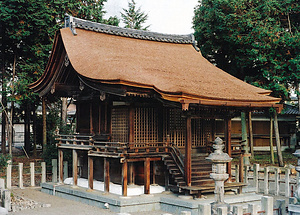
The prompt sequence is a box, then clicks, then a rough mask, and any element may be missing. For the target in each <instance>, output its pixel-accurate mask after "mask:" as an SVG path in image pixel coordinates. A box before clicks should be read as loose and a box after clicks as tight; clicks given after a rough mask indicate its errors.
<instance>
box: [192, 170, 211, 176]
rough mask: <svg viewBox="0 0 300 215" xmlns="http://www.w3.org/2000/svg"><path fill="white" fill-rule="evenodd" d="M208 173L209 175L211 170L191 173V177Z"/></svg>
mask: <svg viewBox="0 0 300 215" xmlns="http://www.w3.org/2000/svg"><path fill="white" fill-rule="evenodd" d="M210 173H211V170H208V171H200V172H192V177H193V176H201V175H209V174H210Z"/></svg>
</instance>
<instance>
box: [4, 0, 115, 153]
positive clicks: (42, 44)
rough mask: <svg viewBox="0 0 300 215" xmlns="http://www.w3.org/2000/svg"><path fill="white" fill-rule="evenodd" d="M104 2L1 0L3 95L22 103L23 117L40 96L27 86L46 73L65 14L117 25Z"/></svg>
mask: <svg viewBox="0 0 300 215" xmlns="http://www.w3.org/2000/svg"><path fill="white" fill-rule="evenodd" d="M104 2H106V0H87V1H77V0H69V1H66V0H46V1H45V0H1V1H0V20H1V21H0V24H1V33H0V38H1V41H0V43H1V44H0V46H1V48H0V54H1V57H0V61H1V72H2V86H3V89H2V95H3V96H4V97H5V96H6V95H8V100H9V101H10V102H11V103H12V104H13V102H18V103H20V107H23V109H22V110H20V112H21V113H22V112H25V114H24V115H23V117H24V119H25V120H26V122H28V123H30V113H31V110H32V108H33V107H37V104H38V102H39V98H38V96H37V95H35V94H34V93H33V92H31V91H30V90H29V89H28V84H30V83H32V82H34V81H35V80H37V79H38V78H39V77H40V76H41V74H42V73H43V71H44V69H45V67H46V64H47V62H48V57H49V54H50V51H51V48H52V43H53V39H54V35H55V32H56V31H57V30H58V29H59V28H61V27H62V26H63V21H64V14H65V13H69V14H71V15H73V16H77V17H79V18H84V19H87V20H91V21H96V22H103V23H107V24H114V25H118V23H119V20H118V19H117V18H116V17H110V18H109V19H108V20H105V19H103V15H104V13H105V11H104V10H103V4H104ZM13 74H14V75H13ZM6 86H7V87H6ZM12 107H13V105H12ZM4 108H7V107H4ZM12 110H13V109H11V112H12ZM34 111H35V110H34ZM12 113H13V112H12ZM25 127H26V126H25ZM27 128H28V126H27ZM28 132H29V131H28ZM28 132H25V133H26V135H27V137H26V136H25V148H26V150H27V151H29V150H30V136H28Z"/></svg>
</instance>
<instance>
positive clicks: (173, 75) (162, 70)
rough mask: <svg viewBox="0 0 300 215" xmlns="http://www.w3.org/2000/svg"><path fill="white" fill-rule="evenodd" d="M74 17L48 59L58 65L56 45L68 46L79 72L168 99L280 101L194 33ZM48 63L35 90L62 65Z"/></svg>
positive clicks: (248, 102)
mask: <svg viewBox="0 0 300 215" xmlns="http://www.w3.org/2000/svg"><path fill="white" fill-rule="evenodd" d="M71 21H72V23H73V28H72V27H70V28H64V29H61V30H60V31H59V32H58V33H57V35H56V42H55V44H54V50H53V51H52V60H51V58H50V61H49V64H55V59H54V58H58V57H59V53H57V50H55V49H58V47H61V46H63V47H64V50H65V52H66V54H67V56H68V58H69V60H70V63H71V65H72V67H73V68H74V70H75V71H76V73H77V74H78V75H79V76H80V77H83V78H87V79H88V80H94V81H96V82H97V83H105V84H109V85H115V84H121V85H125V86H134V87H138V88H141V89H152V90H155V91H156V92H157V93H158V94H160V95H161V96H162V98H163V99H166V100H170V101H176V102H181V103H200V104H206V105H224V106H241V107H246V106H252V107H270V106H274V105H275V103H278V102H279V101H280V99H278V98H274V97H270V96H268V95H269V94H270V92H271V91H267V90H264V89H261V88H257V87H254V86H252V85H250V84H247V83H245V82H243V81H241V80H239V79H237V78H235V77H233V76H231V75H229V74H228V73H226V72H224V71H222V70H221V69H219V68H217V67H216V66H214V65H213V64H211V63H210V62H209V61H207V60H206V59H205V58H204V57H203V56H202V55H201V53H200V52H198V51H197V50H196V49H195V46H194V45H195V42H194V40H193V36H192V35H179V36H177V35H164V34H158V33H152V32H146V31H137V30H131V29H130V30H129V29H123V28H118V27H112V26H107V25H103V24H98V23H94V22H89V21H85V20H81V19H76V18H73V20H71ZM74 24H75V27H76V29H74ZM75 31H76V33H75ZM60 43H62V44H60ZM60 49H61V48H60ZM55 53H56V54H55ZM54 55H55V56H56V57H54ZM49 64H48V67H47V69H46V71H45V74H44V75H43V77H42V78H41V79H40V80H39V81H37V82H36V83H34V84H33V85H31V87H32V88H33V89H35V90H36V91H39V92H41V91H42V90H45V87H46V85H48V86H49V83H50V82H51V81H50V80H51V76H53V75H54V74H55V71H52V70H53V69H54V68H57V67H55V66H53V65H52V66H51V65H49ZM47 74H48V75H47ZM50 74H52V75H50ZM52 79H53V78H52ZM52 84H53V81H52Z"/></svg>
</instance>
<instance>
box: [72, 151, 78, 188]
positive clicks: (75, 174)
mask: <svg viewBox="0 0 300 215" xmlns="http://www.w3.org/2000/svg"><path fill="white" fill-rule="evenodd" d="M77 165H78V154H77V151H76V150H75V149H73V186H77V181H78V166H77Z"/></svg>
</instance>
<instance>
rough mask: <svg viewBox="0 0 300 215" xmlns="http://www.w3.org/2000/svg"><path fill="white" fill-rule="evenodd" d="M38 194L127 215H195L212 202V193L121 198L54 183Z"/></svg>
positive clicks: (254, 197)
mask: <svg viewBox="0 0 300 215" xmlns="http://www.w3.org/2000/svg"><path fill="white" fill-rule="evenodd" d="M41 187H42V192H44V193H47V194H49V195H55V196H59V197H62V198H66V199H70V200H74V201H79V202H82V203H86V204H88V205H92V206H96V207H99V208H107V207H108V208H109V209H110V210H111V211H113V212H117V213H130V212H141V211H156V210H162V211H166V212H168V213H172V214H180V213H181V211H190V212H191V214H192V215H198V214H199V210H200V205H202V204H210V203H211V202H213V201H214V194H209V195H207V196H206V198H201V199H193V198H192V197H191V196H182V195H176V194H173V193H171V192H164V193H161V194H149V195H145V194H143V195H139V196H130V197H123V196H119V195H115V194H111V193H105V192H101V191H97V190H87V189H86V188H82V187H73V186H71V185H59V184H55V183H43V184H42V185H41ZM261 197H262V195H258V194H255V193H243V194H238V195H236V194H230V195H226V194H225V202H227V203H229V204H231V205H236V204H245V203H250V202H252V203H253V202H258V201H260V199H261Z"/></svg>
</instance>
